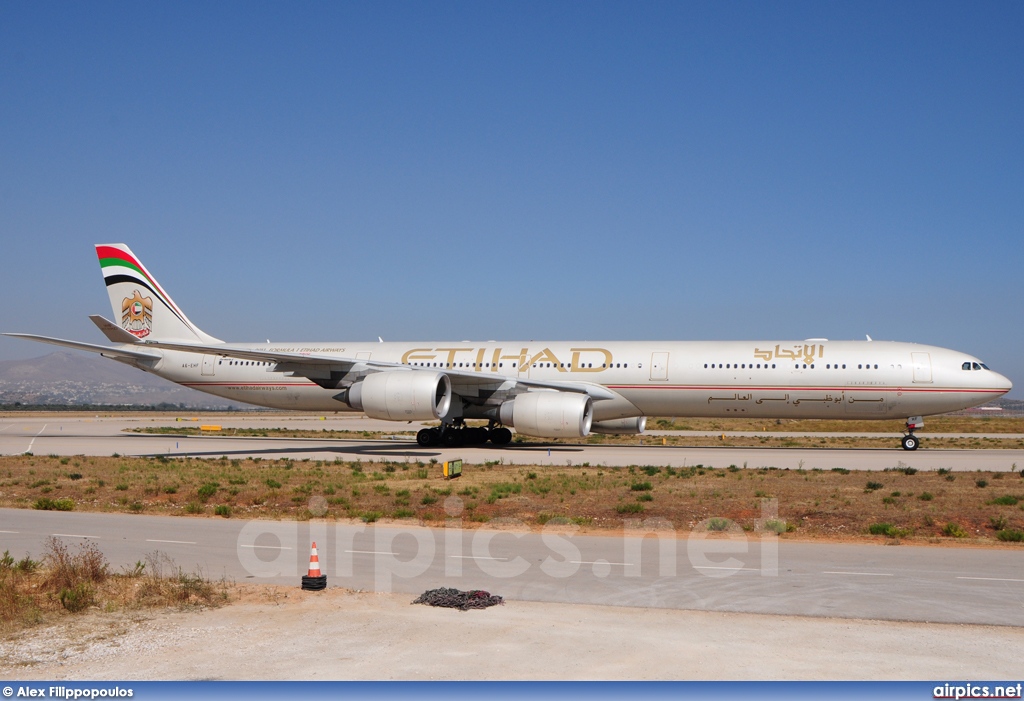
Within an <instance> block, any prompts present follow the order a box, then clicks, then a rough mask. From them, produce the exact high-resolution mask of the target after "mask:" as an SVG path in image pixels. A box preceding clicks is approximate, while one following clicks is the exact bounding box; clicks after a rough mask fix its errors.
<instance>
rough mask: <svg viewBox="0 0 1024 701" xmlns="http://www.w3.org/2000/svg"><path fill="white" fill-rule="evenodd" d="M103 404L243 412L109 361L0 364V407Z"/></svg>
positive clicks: (68, 357) (59, 357)
mask: <svg viewBox="0 0 1024 701" xmlns="http://www.w3.org/2000/svg"><path fill="white" fill-rule="evenodd" d="M15 403H21V404H47V405H49V404H61V405H68V404H71V405H78V404H108V405H117V406H156V405H160V404H171V405H174V406H180V407H182V408H190V409H249V408H251V407H250V405H248V404H242V403H241V402H232V401H228V400H226V399H220V398H218V397H214V396H213V395H210V394H204V393H203V392H198V391H196V390H194V389H188V388H186V387H180V386H178V385H176V384H174V383H173V382H168V381H167V380H164V379H161V378H159V377H156V376H155V375H150V374H149V373H145V372H142V371H141V370H137V369H135V368H133V367H130V366H128V365H123V364H121V363H118V362H117V361H114V360H108V359H106V358H100V357H98V356H92V355H79V354H78V353H67V352H64V351H58V352H56V353H50V354H49V355H44V356H42V357H39V358H29V359H28V360H3V361H0V404H15Z"/></svg>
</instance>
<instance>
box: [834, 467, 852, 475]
mask: <svg viewBox="0 0 1024 701" xmlns="http://www.w3.org/2000/svg"><path fill="white" fill-rule="evenodd" d="M832 472H838V473H839V474H841V475H848V474H850V471H849V470H847V469H846V468H845V467H833V468H832Z"/></svg>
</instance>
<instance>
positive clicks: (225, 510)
mask: <svg viewBox="0 0 1024 701" xmlns="http://www.w3.org/2000/svg"><path fill="white" fill-rule="evenodd" d="M213 513H214V515H216V516H223V517H224V518H231V507H230V506H228V505H227V504H218V505H217V506H216V507H215V508H214V509H213Z"/></svg>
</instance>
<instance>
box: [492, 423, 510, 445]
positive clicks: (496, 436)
mask: <svg viewBox="0 0 1024 701" xmlns="http://www.w3.org/2000/svg"><path fill="white" fill-rule="evenodd" d="M511 442H512V432H511V431H509V430H508V429H507V428H505V427H504V426H502V427H501V428H492V429H491V443H493V444H494V445H508V444H509V443H511Z"/></svg>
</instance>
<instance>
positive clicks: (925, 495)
mask: <svg viewBox="0 0 1024 701" xmlns="http://www.w3.org/2000/svg"><path fill="white" fill-rule="evenodd" d="M934 498H935V495H934V494H932V493H931V492H921V496H919V497H918V499H920V500H921V501H931V500H932V499H934Z"/></svg>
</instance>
